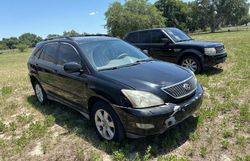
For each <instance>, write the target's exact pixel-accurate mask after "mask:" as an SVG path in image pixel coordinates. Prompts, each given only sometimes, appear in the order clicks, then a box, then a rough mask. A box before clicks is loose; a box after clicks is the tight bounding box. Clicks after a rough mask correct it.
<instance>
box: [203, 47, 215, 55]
mask: <svg viewBox="0 0 250 161" xmlns="http://www.w3.org/2000/svg"><path fill="white" fill-rule="evenodd" d="M205 54H206V55H209V56H211V55H215V54H216V49H215V48H205Z"/></svg>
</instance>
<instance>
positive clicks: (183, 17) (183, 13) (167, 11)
mask: <svg viewBox="0 0 250 161" xmlns="http://www.w3.org/2000/svg"><path fill="white" fill-rule="evenodd" d="M155 6H156V7H157V8H158V9H159V10H160V11H161V12H162V13H163V16H164V17H165V18H166V21H165V25H166V26H169V27H177V28H180V29H182V30H186V29H187V28H188V26H187V24H188V21H190V19H189V14H190V12H191V10H190V7H189V5H188V3H185V2H183V1H181V0H158V1H157V2H155Z"/></svg>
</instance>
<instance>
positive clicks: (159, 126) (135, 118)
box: [113, 84, 203, 138]
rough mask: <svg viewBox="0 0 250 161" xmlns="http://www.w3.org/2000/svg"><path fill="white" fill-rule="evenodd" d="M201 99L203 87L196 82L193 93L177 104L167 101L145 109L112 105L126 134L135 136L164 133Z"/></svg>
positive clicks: (195, 108) (195, 107)
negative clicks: (148, 126) (147, 126)
mask: <svg viewBox="0 0 250 161" xmlns="http://www.w3.org/2000/svg"><path fill="white" fill-rule="evenodd" d="M202 99H203V89H202V87H201V85H200V84H198V85H197V90H196V92H195V94H194V95H193V96H192V97H191V98H189V99H187V100H185V101H184V102H181V103H178V104H173V103H167V104H165V105H163V106H159V107H153V108H145V109H134V108H125V107H124V108H123V107H119V106H115V105H113V107H114V109H115V111H116V113H117V114H118V116H119V118H120V119H121V121H122V123H123V126H124V129H125V131H126V133H127V136H128V137H133V138H137V137H143V136H147V135H155V134H161V133H164V132H165V131H166V130H167V129H168V128H169V127H171V126H173V125H176V124H178V123H179V122H182V121H183V120H185V119H186V118H188V117H190V116H191V115H192V114H193V113H194V112H195V111H196V110H197V109H199V107H200V106H201V104H202ZM137 124H142V125H145V124H146V125H153V128H150V129H145V128H141V127H138V125H137Z"/></svg>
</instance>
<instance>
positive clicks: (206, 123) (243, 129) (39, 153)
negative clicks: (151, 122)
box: [0, 31, 250, 161]
mask: <svg viewBox="0 0 250 161" xmlns="http://www.w3.org/2000/svg"><path fill="white" fill-rule="evenodd" d="M193 37H194V38H196V39H203V40H212V41H221V42H223V43H225V47H226V49H227V51H228V53H229V54H228V59H227V62H226V63H224V64H221V65H219V68H211V69H209V70H207V71H205V72H203V73H202V74H199V75H197V78H198V80H199V81H200V82H201V83H202V85H203V87H204V90H205V95H204V102H203V105H202V107H201V109H200V110H199V111H198V112H197V113H196V117H191V118H189V119H188V120H186V121H185V122H183V123H181V124H180V125H178V126H176V127H175V128H172V129H170V130H168V131H167V132H166V133H164V134H162V135H158V136H150V137H147V138H142V139H136V140H133V139H126V140H125V141H124V142H122V143H121V144H119V143H114V142H104V141H100V140H99V139H98V137H97V136H96V135H95V133H94V130H93V127H91V126H90V122H89V121H87V120H86V119H84V118H83V117H82V116H81V115H80V114H79V113H78V112H75V111H73V110H71V109H69V108H67V107H65V106H64V105H61V104H59V103H56V102H50V103H49V104H47V105H40V104H39V103H38V102H37V100H36V98H35V96H34V92H33V90H32V87H31V84H30V82H29V78H28V71H27V65H26V62H27V59H28V56H29V54H30V52H31V51H30V50H29V51H27V52H23V53H19V52H9V53H4V54H1V55H0V76H1V77H0V160H39V159H40V160H41V158H42V160H103V159H105V160H112V159H113V160H152V159H155V160H174V161H175V160H176V161H179V160H182V161H185V160H222V159H220V158H218V157H222V156H227V157H228V158H230V159H231V160H239V161H241V160H249V151H250V137H249V134H250V128H249V124H250V113H249V107H250V31H241V32H223V33H214V34H201V35H195V36H193Z"/></svg>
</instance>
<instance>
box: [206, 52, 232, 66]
mask: <svg viewBox="0 0 250 161" xmlns="http://www.w3.org/2000/svg"><path fill="white" fill-rule="evenodd" d="M226 58H227V53H226V52H224V53H222V54H219V55H214V56H207V55H206V56H205V57H204V67H211V66H214V65H217V64H220V63H224V62H225V61H226Z"/></svg>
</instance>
